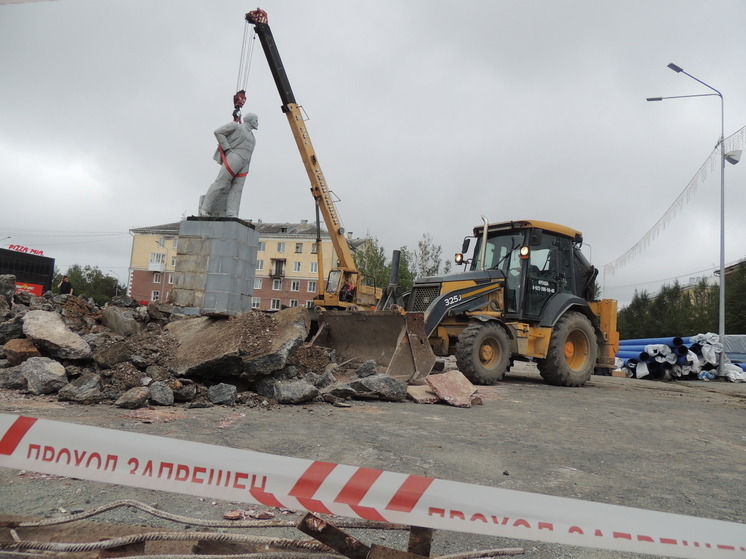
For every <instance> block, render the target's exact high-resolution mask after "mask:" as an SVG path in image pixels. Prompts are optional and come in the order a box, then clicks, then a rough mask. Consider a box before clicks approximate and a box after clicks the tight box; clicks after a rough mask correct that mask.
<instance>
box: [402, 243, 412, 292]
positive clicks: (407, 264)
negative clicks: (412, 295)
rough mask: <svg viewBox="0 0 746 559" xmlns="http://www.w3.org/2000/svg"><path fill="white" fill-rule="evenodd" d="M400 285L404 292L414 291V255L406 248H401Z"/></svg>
mask: <svg viewBox="0 0 746 559" xmlns="http://www.w3.org/2000/svg"><path fill="white" fill-rule="evenodd" d="M399 252H400V256H399V282H398V283H399V285H400V286H401V287H402V289H403V290H404V291H409V290H410V289H412V286H413V285H414V280H415V277H416V276H415V273H414V271H413V270H412V259H413V256H412V253H411V252H410V251H409V249H408V248H407V247H406V246H403V247H401V248H399Z"/></svg>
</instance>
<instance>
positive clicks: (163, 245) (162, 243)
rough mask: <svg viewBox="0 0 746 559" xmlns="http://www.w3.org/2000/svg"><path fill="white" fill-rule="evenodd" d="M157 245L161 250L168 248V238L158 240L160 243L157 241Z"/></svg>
mask: <svg viewBox="0 0 746 559" xmlns="http://www.w3.org/2000/svg"><path fill="white" fill-rule="evenodd" d="M156 244H157V245H158V247H159V248H164V247H165V246H166V238H165V237H161V238H160V239H158V241H156Z"/></svg>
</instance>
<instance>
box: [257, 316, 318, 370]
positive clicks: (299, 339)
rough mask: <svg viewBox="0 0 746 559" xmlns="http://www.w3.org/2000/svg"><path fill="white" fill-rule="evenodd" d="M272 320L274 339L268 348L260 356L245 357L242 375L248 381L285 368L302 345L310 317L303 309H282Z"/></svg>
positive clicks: (306, 334) (307, 330) (309, 323)
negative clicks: (273, 320)
mask: <svg viewBox="0 0 746 559" xmlns="http://www.w3.org/2000/svg"><path fill="white" fill-rule="evenodd" d="M273 318H274V319H275V322H276V331H275V335H274V337H273V338H272V339H271V340H270V346H269V348H268V349H267V350H266V351H265V352H264V353H263V354H261V355H254V356H246V357H245V358H244V361H245V367H244V374H243V375H242V376H243V377H244V378H246V379H247V380H249V381H254V380H257V379H259V378H261V377H263V376H266V375H270V374H272V373H273V372H275V371H278V370H280V369H282V368H284V367H285V365H286V364H287V361H288V358H289V357H290V356H291V355H292V354H293V352H294V351H295V350H296V349H298V348H299V347H301V345H303V342H304V341H305V339H306V337H307V336H308V332H309V329H310V327H311V317H310V315H309V314H308V311H307V310H306V309H305V308H303V307H291V308H289V309H284V310H282V311H280V312H278V313H276V314H275V315H273Z"/></svg>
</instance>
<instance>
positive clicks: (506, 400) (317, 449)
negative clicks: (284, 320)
mask: <svg viewBox="0 0 746 559" xmlns="http://www.w3.org/2000/svg"><path fill="white" fill-rule="evenodd" d="M479 393H480V394H481V396H482V399H483V401H484V404H483V405H481V406H474V407H471V408H468V409H463V408H455V407H451V406H448V405H443V404H439V405H425V404H414V403H411V402H407V403H387V402H371V401H366V402H354V403H353V405H352V406H351V407H350V408H338V407H333V406H331V405H329V404H325V403H314V404H311V405H303V406H274V407H269V408H266V407H254V408H249V407H246V406H243V407H234V408H226V407H213V408H206V409H186V408H179V407H172V408H149V409H141V410H135V411H127V410H121V409H118V408H115V407H113V406H110V405H96V406H80V405H76V404H68V403H62V402H58V401H57V400H56V399H55V398H53V397H38V396H37V397H31V396H27V395H22V394H20V393H18V392H13V391H0V413H12V414H24V415H30V416H34V417H39V418H45V419H55V420H60V421H69V422H72V423H79V424H90V425H97V426H101V427H107V428H112V429H119V430H125V431H133V432H138V433H147V434H153V435H161V436H166V437H173V438H181V439H188V440H194V441H200V442H208V443H211V444H218V445H225V446H230V447H236V448H247V449H252V450H257V451H260V452H267V453H272V454H279V455H285V456H295V457H299V458H307V459H313V460H322V461H328V462H336V463H342V464H349V465H356V466H364V467H369V468H376V469H382V470H389V471H395V472H403V473H409V474H418V475H423V476H431V477H436V478H443V479H448V480H454V481H462V482H467V483H475V484H480V485H487V486H494V487H500V488H507V489H515V490H520V491H529V492H536V493H542V494H547V495H556V496H562V497H571V498H577V499H583V500H588V501H597V502H603V503H611V504H617V505H623V506H629V507H637V508H644V509H651V510H657V511H665V512H673V513H678V514H684V515H691V516H699V517H705V518H713V519H720V520H729V521H735V522H740V523H746V511H745V510H744V503H746V485H745V484H744V481H743V480H744V479H746V430H745V429H744V427H745V426H746V415H745V414H746V384H745V383H740V384H732V383H725V382H702V381H685V382H681V381H678V382H654V381H645V380H635V379H623V378H612V377H598V376H594V377H593V378H592V380H591V382H589V383H588V384H587V385H586V386H585V387H582V388H560V387H553V386H548V385H545V384H543V383H542V381H541V379H540V377H539V376H538V374H537V372H536V371H535V369H534V368H533V366H531V365H528V364H517V366H516V368H515V369H514V371H512V372H511V374H509V376H508V377H506V379H505V381H503V382H501V383H500V384H498V385H495V386H490V387H479ZM123 498H129V499H137V500H140V501H142V502H144V503H147V504H157V505H158V506H159V507H160V508H161V509H163V510H167V511H173V512H178V513H180V514H188V515H192V516H195V517H200V518H216V519H218V518H222V515H223V513H224V512H226V511H227V510H231V509H235V508H236V504H235V503H225V502H219V501H209V500H205V499H200V498H197V497H190V496H182V495H174V494H168V493H159V492H154V491H147V490H138V489H131V488H124V487H119V486H111V485H104V484H99V483H93V482H86V481H83V480H77V479H68V478H54V477H50V476H42V475H34V474H29V473H20V474H19V472H17V471H14V470H8V469H0V514H11V515H29V516H54V515H60V514H61V513H62V511H65V513H69V512H73V511H80V510H88V509H91V508H93V507H96V506H99V505H102V504H105V503H107V502H111V501H113V500H116V499H123ZM102 520H107V521H111V522H132V523H146V522H155V523H156V524H157V522H158V521H157V520H152V519H143V518H142V517H140V516H137V515H134V514H133V513H129V512H118V513H116V512H115V513H112V516H109V517H106V518H105V519H102ZM284 533H285V534H286V535H287V532H284ZM292 537H299V534H298V533H297V532H295V533H294V534H293V536H292ZM359 537H360V538H361V539H363V540H366V539H367V540H368V543H378V544H382V545H387V546H391V547H398V548H399V549H405V548H406V544H405V543H403V542H404V541H405V540H403V537H404V536H403V535H401V534H393V535H384V534H377V533H370V532H368V533H365V534H363V535H361V536H359ZM371 540H372V541H371ZM494 547H522V548H524V555H523V556H525V557H530V558H536V559H550V558H551V559H557V558H565V557H566V558H570V557H572V558H574V559H590V558H601V559H611V558H621V557H643V556H640V555H633V554H629V553H619V552H611V551H601V550H595V549H586V548H576V547H570V546H564V545H557V544H547V543H536V542H530V541H523V540H512V539H499V538H494V537H487V536H477V535H471V534H461V533H455V532H442V531H440V532H439V531H436V532H435V536H434V541H433V554H434V555H435V554H444V553H454V552H459V551H468V550H472V549H487V548H494Z"/></svg>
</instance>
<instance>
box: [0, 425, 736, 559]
mask: <svg viewBox="0 0 746 559" xmlns="http://www.w3.org/2000/svg"><path fill="white" fill-rule="evenodd" d="M0 466H2V467H6V468H16V469H27V470H32V471H37V472H43V473H47V474H53V475H60V476H67V477H75V478H80V479H86V480H92V481H101V482H105V483H114V484H119V485H127V486H132V487H141V488H145V489H157V490H160V491H170V492H174V493H183V494H188V495H197V496H201V497H209V498H213V499H224V500H227V501H242V502H250V503H255V504H261V505H265V506H271V507H286V508H291V509H298V508H302V509H306V510H308V511H311V512H315V513H322V514H335V515H340V516H346V517H354V518H362V519H365V520H380V521H386V522H392V523H397V524H406V525H410V526H423V527H428V528H435V529H442V530H451V531H458V532H470V533H476V534H486V535H492V536H499V537H504V538H517V539H524V540H537V541H544V542H552V543H560V544H567V545H574V546H582V547H593V548H599V549H610V550H618V551H630V552H636V553H648V554H653V555H662V556H668V557H691V558H695V559H696V558H707V559H717V558H720V557H725V558H742V557H746V524H740V523H736V522H726V521H722V520H711V519H706V518H696V517H692V516H683V515H678V514H671V513H664V512H656V511H650V510H644V509H635V508H630V507H621V506H617V505H608V504H604V503H594V502H589V501H580V500H577V499H568V498H564V497H553V496H548V495H540V494H536V493H527V492H522V491H514V490H510V489H499V488H496V487H485V486H480V485H472V484H467V483H460V482H455V481H447V480H442V479H436V478H431V477H424V476H417V475H407V474H401V473H395V472H388V471H383V470H376V469H371V468H360V467H354V466H345V465H342V464H334V463H331V462H319V461H314V460H305V459H301V458H289V457H285V456H276V455H272V454H263V453H260V452H254V451H251V450H241V449H234V448H227V447H222V446H216V445H209V444H204V443H196V442H190V441H183V440H177V439H170V438H165V437H157V436H153V435H142V434H138V433H129V432H125V431H115V430H112V429H103V428H100V427H91V426H84V425H75V424H69V423H63V422H58V421H49V420H43V419H35V418H33V417H24V416H16V415H9V414H0Z"/></svg>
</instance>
